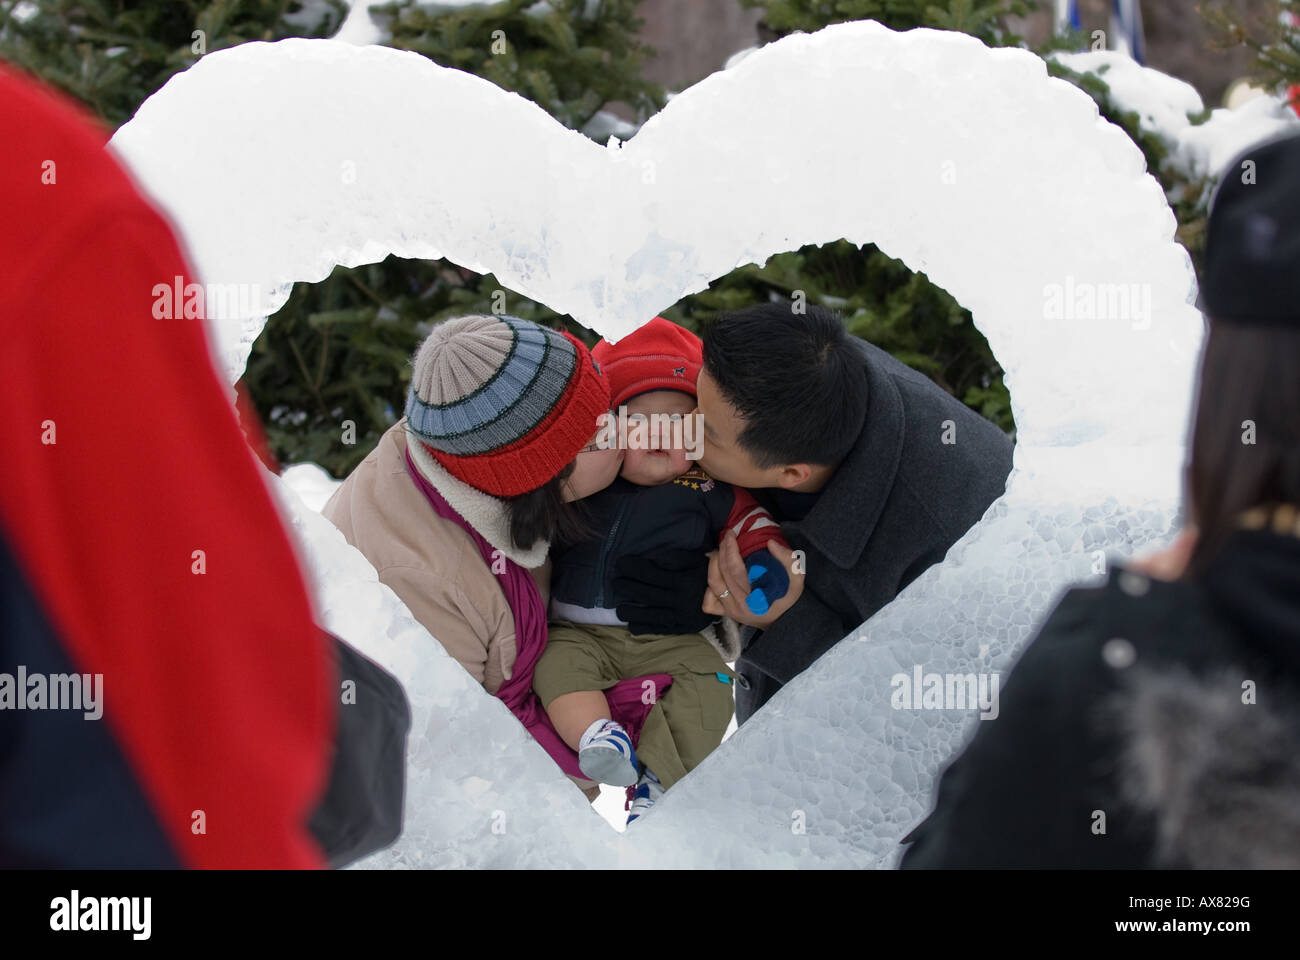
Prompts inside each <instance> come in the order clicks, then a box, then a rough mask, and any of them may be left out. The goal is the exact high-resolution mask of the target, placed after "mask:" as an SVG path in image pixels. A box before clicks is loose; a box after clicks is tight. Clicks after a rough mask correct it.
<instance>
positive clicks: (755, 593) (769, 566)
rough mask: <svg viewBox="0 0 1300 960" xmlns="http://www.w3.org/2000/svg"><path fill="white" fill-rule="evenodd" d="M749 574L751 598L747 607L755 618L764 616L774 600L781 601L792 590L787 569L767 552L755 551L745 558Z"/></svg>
mask: <svg viewBox="0 0 1300 960" xmlns="http://www.w3.org/2000/svg"><path fill="white" fill-rule="evenodd" d="M745 569H746V571H747V572H748V573H749V585H750V588H751V589H750V591H749V596H747V597H746V598H745V606H747V607H748V608H749V612H750V613H752V614H754V615H755V616H758V617H761V616H764V615H765V614H766V613H767V611H768V608H769V607H770V606H771V605H772V602H773V601H774V600H780V599H781V598H782V597H784V596H785V594H786V591H787V590H789V589H790V577H789V575H788V574H787V573H786V572H785V567H783V566H782V565H781V564H780V563H778V562H777V560H776V558H775V557H773V556H772V554H771V553H769V552H768V551H766V550H755V551H754V552H753V553H751V554H750V555H749V556H748V557H746V558H745Z"/></svg>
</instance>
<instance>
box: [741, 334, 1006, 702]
mask: <svg viewBox="0 0 1300 960" xmlns="http://www.w3.org/2000/svg"><path fill="white" fill-rule="evenodd" d="M856 344H857V345H858V347H859V348H860V349H861V351H862V361H863V365H864V366H865V368H866V371H867V391H868V393H867V416H866V421H865V423H864V424H863V427H862V433H861V435H860V436H859V437H858V442H857V444H856V445H855V446H854V447H853V449H852V450H851V451H850V452H849V455H848V456H847V457H846V458H845V459H844V461H843V462H842V463H841V464H840V465H839V467H838V468H837V469H836V471H835V474H834V475H833V476H832V477H831V479H830V481H829V482H828V483H827V484H826V486H824V487H823V488H822V491H821V496H820V497H819V498H818V500H817V502H816V504H815V505H814V506H813V508H812V510H811V511H810V512H809V513H808V515H807V516H806V517H804V518H803V519H802V520H797V521H795V520H788V519H786V518H783V517H782V516H781V515H780V512H779V509H777V508H775V504H773V503H771V501H770V499H768V498H765V496H764V491H762V490H756V491H754V493H755V496H756V497H757V498H758V500H759V501H760V502H763V503H764V504H765V505H766V506H768V507H769V509H771V510H772V512H773V515H774V516H776V518H777V519H778V520H781V521H782V522H781V530H782V532H783V533H784V534H785V537H786V539H787V540H788V541H789V542H790V545H791V546H792V547H794V548H796V549H801V550H803V551H804V552H805V555H806V558H807V559H806V566H805V570H806V577H807V579H806V580H805V583H804V592H803V596H801V597H800V598H799V600H798V602H797V603H795V605H794V606H793V607H791V608H790V609H789V610H787V611H786V612H785V614H784V615H783V616H782V617H781V618H780V619H779V620H778V621H777V622H776V623H774V624H772V626H770V627H769V628H768V629H767V630H764V631H762V632H755V631H754V630H752V628H747V629H746V631H745V637H744V640H745V647H744V651H743V653H742V655H741V657H740V659H739V660H738V661H737V662H736V670H737V672H738V673H739V679H738V681H737V689H736V718H737V721H738V722H739V723H744V722H745V721H746V720H747V719H748V718H749V717H750V716H752V715H753V713H754V712H755V711H756V710H758V709H759V707H761V706H762V705H763V704H764V703H766V702H767V701H768V700H769V699H770V698H771V696H772V695H773V694H774V693H776V691H777V690H779V689H781V687H782V686H784V685H785V684H786V683H789V682H790V680H792V679H793V678H794V677H795V676H797V675H798V674H799V673H801V672H802V671H803V670H805V669H807V667H808V666H809V665H810V664H812V663H813V661H815V660H816V659H817V658H818V657H820V656H821V655H822V654H823V653H825V652H826V651H827V650H829V649H830V648H831V647H832V646H834V645H835V644H836V643H837V642H838V641H839V640H841V639H843V638H844V637H845V636H846V635H847V634H848V633H850V632H851V631H853V630H854V629H856V628H857V627H858V626H859V625H860V624H861V623H862V622H863V621H864V620H866V619H867V618H869V617H870V616H871V615H872V614H874V613H875V612H876V611H877V610H879V609H880V608H881V607H883V606H885V604H887V603H889V601H890V600H892V599H893V598H894V597H895V596H897V594H898V593H899V591H900V590H902V589H903V588H904V587H905V586H907V585H908V584H909V583H911V582H912V581H913V580H914V579H916V578H917V577H918V576H920V574H921V573H922V572H923V571H924V570H925V569H926V568H927V567H929V566H930V565H931V564H934V563H938V562H939V561H940V560H942V559H943V557H944V554H946V553H947V552H948V548H949V547H951V546H952V545H953V544H954V543H955V542H956V541H957V540H958V539H960V538H961V536H962V535H963V534H965V533H966V531H967V530H969V529H970V527H971V526H972V525H973V524H974V523H975V522H976V521H977V520H979V519H980V517H981V516H983V514H984V511H985V510H986V509H987V508H988V506H989V505H990V504H991V503H992V502H993V501H994V500H996V499H997V498H998V497H999V496H1001V495H1002V492H1003V490H1004V489H1005V487H1006V479H1007V474H1009V473H1010V472H1011V452H1012V448H1013V444H1012V442H1011V440H1010V439H1009V438H1008V437H1007V435H1006V434H1005V433H1003V432H1002V431H1001V430H1000V429H998V428H997V427H996V426H994V425H993V424H992V423H990V422H989V421H987V420H985V419H984V418H983V417H981V416H980V415H979V414H977V413H975V412H974V411H973V410H971V409H970V408H969V407H967V406H966V405H965V404H964V403H962V402H961V401H960V400H958V399H957V398H955V397H953V396H952V395H950V394H948V393H947V392H945V391H944V390H943V389H942V388H940V387H939V386H937V385H936V384H935V383H934V382H933V381H931V380H930V379H929V378H928V377H926V376H925V375H924V374H921V373H918V372H916V371H915V370H913V369H911V368H910V367H908V366H906V365H905V364H903V363H901V362H899V361H898V360H895V359H894V358H893V357H892V356H890V355H889V354H888V353H886V352H885V351H883V350H881V349H879V348H878V347H875V346H873V345H872V344H869V343H867V342H866V341H863V340H858V341H856ZM947 420H951V421H953V425H954V429H953V430H951V431H949V432H948V433H949V439H955V442H950V443H945V442H944V439H945V426H944V422H945V421H947Z"/></svg>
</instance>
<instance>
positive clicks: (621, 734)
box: [578, 720, 640, 787]
mask: <svg viewBox="0 0 1300 960" xmlns="http://www.w3.org/2000/svg"><path fill="white" fill-rule="evenodd" d="M593 726H594V724H593ZM583 740H584V741H585V743H583V744H582V745H581V748H580V749H579V750H578V769H580V770H581V771H582V773H583V775H584V776H586V777H588V778H589V779H591V780H595V781H596V782H597V783H608V784H612V785H613V786H616V787H630V786H631V785H632V784H634V783H636V782H637V775H638V774H639V773H640V763H639V762H638V760H637V758H636V751H635V750H634V749H632V738H631V737H629V736H628V735H627V731H626V730H624V729H623V725H622V724H620V723H615V722H614V721H613V720H606V721H604V723H603V725H602V726H601V727H600V728H599V729H598V730H597V731H596V732H595V733H591V731H588V734H584V735H583Z"/></svg>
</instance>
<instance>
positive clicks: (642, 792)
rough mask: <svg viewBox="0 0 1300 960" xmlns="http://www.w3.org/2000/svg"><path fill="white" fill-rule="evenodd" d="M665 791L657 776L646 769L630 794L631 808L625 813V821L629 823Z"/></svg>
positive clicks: (652, 804)
mask: <svg viewBox="0 0 1300 960" xmlns="http://www.w3.org/2000/svg"><path fill="white" fill-rule="evenodd" d="M666 792H667V791H665V790H664V786H663V784H662V783H660V782H659V778H658V777H656V776H655V775H654V774H653V773H651V772H650V771H649V770H647V771H646V772H645V775H644V776H642V777H641V779H640V780H639V781H637V785H636V793H634V794H633V795H632V809H631V811H629V813H628V815H627V822H628V823H631V822H632V821H633V820H635V819H636V818H637V817H639V816H641V814H643V813H645V812H646V811H647V810H649V809H650V808H651V807H652V806H654V802H655V801H656V800H658V799H659V798H660V797H662V796H663V795H664V793H666Z"/></svg>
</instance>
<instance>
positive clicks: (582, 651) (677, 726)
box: [533, 620, 735, 789]
mask: <svg viewBox="0 0 1300 960" xmlns="http://www.w3.org/2000/svg"><path fill="white" fill-rule="evenodd" d="M651 673H667V674H669V675H670V676H672V678H673V683H672V686H670V687H669V688H668V692H667V693H665V694H664V695H663V696H662V697H661V698H660V699H659V702H658V703H656V704H655V705H654V707H652V708H651V710H650V713H649V715H648V716H647V717H646V721H645V725H644V726H643V727H642V728H641V736H640V738H639V741H638V743H637V748H636V752H637V756H638V758H639V759H640V760H641V762H642V763H643V764H645V766H646V767H647V768H648V769H649V770H651V771H653V772H654V775H655V776H656V777H658V778H659V782H660V783H662V784H663V785H664V787H665V789H666V788H668V787H671V786H672V785H673V784H674V783H676V782H677V781H678V780H680V779H681V778H682V777H684V776H686V774H687V772H688V771H690V770H693V769H695V767H696V766H697V765H698V764H699V763H700V761H701V760H703V759H704V758H705V757H707V756H708V755H709V754H710V753H711V752H712V751H713V750H714V749H715V748H716V747H717V746H718V744H720V743H721V742H722V735H723V734H724V733H726V732H727V724H729V723H730V722H731V717H732V714H733V713H734V712H735V699H734V697H733V695H732V689H731V687H732V685H731V684H730V683H723V682H722V681H720V680H719V679H718V674H723V675H724V676H726V677H729V678H731V679H734V677H735V675H734V674H733V673H732V672H731V671H730V670H729V669H728V668H727V665H726V663H724V662H723V660H722V657H721V656H719V654H718V651H717V650H715V649H713V645H712V644H710V643H709V642H708V641H707V640H705V639H704V638H703V637H702V636H700V635H699V634H698V633H687V634H677V635H674V634H638V635H636V636H633V635H632V634H631V633H629V632H628V630H627V628H626V627H609V626H603V625H600V624H589V623H569V622H568V621H565V620H561V621H555V622H553V623H552V624H551V626H550V636H549V639H548V640H547V643H546V650H545V651H543V653H542V656H541V659H540V660H538V661H537V667H536V669H535V670H534V671H533V689H534V690H535V691H537V696H538V697H539V698H540V699H541V701H542V705H543V706H545V707H550V705H551V701H552V700H554V699H555V698H556V697H559V696H562V695H563V694H566V693H574V692H576V691H579V690H608V689H609V688H610V687H612V686H614V684H616V683H618V682H619V681H620V680H626V679H629V678H631V677H642V676H645V675H647V674H651Z"/></svg>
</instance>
